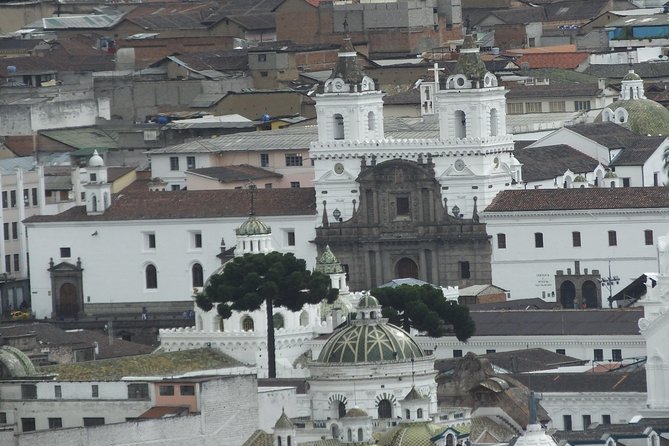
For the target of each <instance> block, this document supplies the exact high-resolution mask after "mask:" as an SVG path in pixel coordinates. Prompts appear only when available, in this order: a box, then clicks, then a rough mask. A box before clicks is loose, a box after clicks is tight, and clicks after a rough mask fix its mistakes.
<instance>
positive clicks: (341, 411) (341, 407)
mask: <svg viewBox="0 0 669 446" xmlns="http://www.w3.org/2000/svg"><path fill="white" fill-rule="evenodd" d="M337 414H338V415H339V418H344V415H346V403H345V402H343V401H339V403H337Z"/></svg>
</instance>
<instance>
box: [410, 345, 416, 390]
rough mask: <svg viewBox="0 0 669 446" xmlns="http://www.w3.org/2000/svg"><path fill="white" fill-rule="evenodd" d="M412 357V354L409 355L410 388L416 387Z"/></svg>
mask: <svg viewBox="0 0 669 446" xmlns="http://www.w3.org/2000/svg"><path fill="white" fill-rule="evenodd" d="M413 363H414V357H413V353H412V354H411V387H413V386H415V385H416V372H415V371H414V369H413Z"/></svg>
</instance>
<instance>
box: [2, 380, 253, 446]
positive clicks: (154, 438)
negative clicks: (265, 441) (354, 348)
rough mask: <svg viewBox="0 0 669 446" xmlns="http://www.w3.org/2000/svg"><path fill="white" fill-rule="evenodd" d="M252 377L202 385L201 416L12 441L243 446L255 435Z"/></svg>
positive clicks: (26, 444) (25, 445) (62, 445)
mask: <svg viewBox="0 0 669 446" xmlns="http://www.w3.org/2000/svg"><path fill="white" fill-rule="evenodd" d="M256 395H257V383H256V379H255V376H254V375H238V376H231V377H225V378H222V379H216V380H210V381H206V382H203V383H202V394H201V398H200V402H201V403H200V410H201V412H200V414H197V415H189V416H184V417H171V418H163V419H156V420H144V421H141V422H138V421H131V422H120V423H118V424H113V425H112V424H106V425H104V426H98V427H89V428H73V429H56V430H46V431H39V432H33V433H26V434H23V435H20V436H17V437H14V442H13V445H15V446H33V445H36V444H40V445H59V446H112V445H118V444H123V445H127V446H135V445H136V446H140V445H147V444H155V445H161V446H181V445H184V444H188V445H189V446H214V445H216V446H218V445H221V444H225V445H226V446H241V445H242V444H243V443H244V442H245V441H246V440H247V439H248V438H249V437H250V436H251V434H252V433H253V432H254V431H255V430H256V429H257V426H258V399H257V396H256Z"/></svg>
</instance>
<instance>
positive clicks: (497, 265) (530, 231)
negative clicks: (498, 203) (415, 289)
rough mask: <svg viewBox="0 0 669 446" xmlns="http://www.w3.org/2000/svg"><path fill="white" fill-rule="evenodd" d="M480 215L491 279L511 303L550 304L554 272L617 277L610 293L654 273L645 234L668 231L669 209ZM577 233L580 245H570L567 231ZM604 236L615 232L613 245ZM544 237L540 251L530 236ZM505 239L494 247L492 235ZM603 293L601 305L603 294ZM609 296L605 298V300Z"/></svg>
mask: <svg viewBox="0 0 669 446" xmlns="http://www.w3.org/2000/svg"><path fill="white" fill-rule="evenodd" d="M499 214H501V213H483V214H482V216H481V220H482V221H484V222H485V223H486V224H487V232H488V234H489V235H491V236H492V262H491V263H492V279H493V283H494V284H495V285H497V286H499V287H502V288H504V289H507V290H510V292H511V298H512V299H523V298H531V297H542V298H545V299H546V300H547V301H555V298H554V297H551V296H553V294H552V293H554V292H556V288H555V272H556V271H557V270H563V271H565V272H566V270H567V268H572V269H573V268H574V261H575V260H578V261H580V266H581V270H584V269H585V268H587V269H588V270H589V271H592V270H594V269H598V270H599V271H600V273H601V275H602V277H606V276H608V267H609V260H611V273H612V274H613V275H617V276H619V277H620V283H619V284H616V285H614V286H613V289H612V292H613V294H615V293H617V292H618V291H619V290H621V289H622V288H624V287H625V286H627V285H628V284H629V283H630V282H631V281H632V280H634V279H635V278H637V277H639V276H640V275H641V274H643V273H645V272H647V271H655V270H656V269H657V258H656V250H655V247H654V246H653V245H646V244H645V238H644V231H645V230H648V229H649V230H652V231H653V234H655V235H657V234H664V233H666V232H667V230H669V218H668V217H669V209H656V210H648V209H646V210H643V209H640V210H625V211H620V212H615V211H597V210H593V211H578V212H563V213H559V212H541V213H539V212H535V213H532V214H529V213H516V214H513V215H512V214H508V213H505V214H504V215H499ZM574 231H578V232H580V233H581V246H580V247H574V246H572V232H574ZM608 231H616V236H617V246H609V240H608ZM537 232H540V233H542V234H543V248H536V247H535V239H534V234H535V233H537ZM500 233H502V234H505V235H506V248H505V249H500V248H499V247H498V245H497V234H500ZM605 293H607V294H608V290H603V291H602V301H605V300H604V294H605ZM606 297H608V296H606Z"/></svg>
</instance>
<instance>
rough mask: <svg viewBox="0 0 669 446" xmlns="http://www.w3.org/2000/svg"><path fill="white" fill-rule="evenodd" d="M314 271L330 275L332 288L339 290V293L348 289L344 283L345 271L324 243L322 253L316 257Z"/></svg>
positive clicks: (343, 292) (346, 292)
mask: <svg viewBox="0 0 669 446" xmlns="http://www.w3.org/2000/svg"><path fill="white" fill-rule="evenodd" d="M316 271H318V272H320V273H323V274H327V275H328V276H330V281H331V283H332V288H336V289H338V290H339V295H340V296H341V295H342V294H348V293H349V289H348V285H347V284H346V271H344V268H343V267H342V266H341V263H339V260H337V257H335V255H334V254H333V253H332V251H331V250H330V246H329V245H326V246H325V250H324V251H323V254H322V255H321V257H320V258H319V259H318V262H317V264H316Z"/></svg>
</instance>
